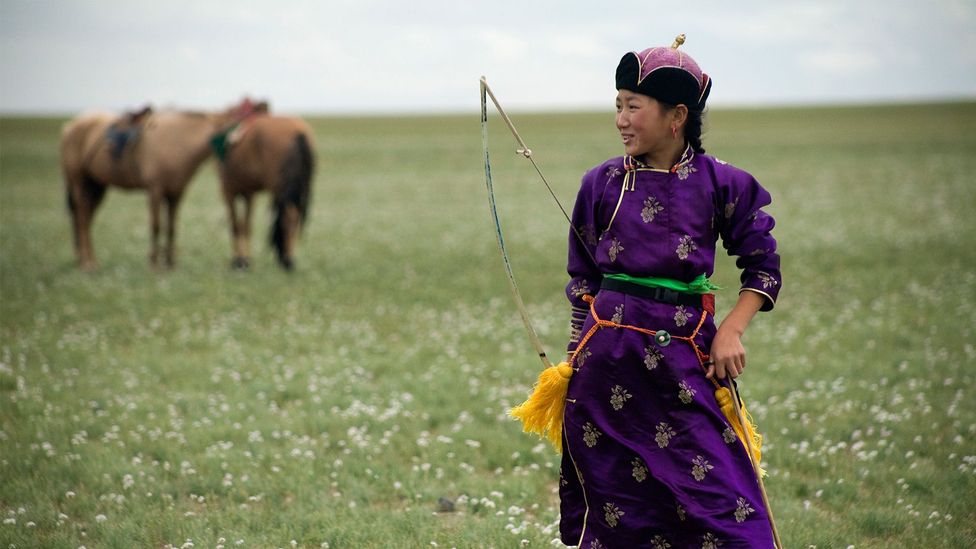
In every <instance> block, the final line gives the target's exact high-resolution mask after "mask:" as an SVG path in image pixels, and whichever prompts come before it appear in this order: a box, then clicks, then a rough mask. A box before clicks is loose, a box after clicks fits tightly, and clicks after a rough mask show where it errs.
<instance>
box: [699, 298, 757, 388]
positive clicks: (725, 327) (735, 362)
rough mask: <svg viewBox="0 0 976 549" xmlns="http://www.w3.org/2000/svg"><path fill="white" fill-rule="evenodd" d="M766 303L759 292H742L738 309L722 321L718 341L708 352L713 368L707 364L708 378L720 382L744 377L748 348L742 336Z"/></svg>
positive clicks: (736, 306) (716, 337) (734, 309)
mask: <svg viewBox="0 0 976 549" xmlns="http://www.w3.org/2000/svg"><path fill="white" fill-rule="evenodd" d="M765 299H766V298H765V297H764V296H763V295H762V294H759V293H756V292H752V291H742V292H739V299H738V301H736V303H735V307H732V310H731V311H729V314H728V316H726V317H725V320H723V321H722V325H721V326H719V327H718V332H717V333H716V334H715V339H714V340H712V348H711V350H710V351H709V358H710V359H711V360H710V362H711V364H708V363H706V364H708V370H707V371H706V372H705V377H707V378H708V379H712V378H713V377H714V376H716V375H717V376H718V378H719V379H725V376H726V375H728V376H731V377H732V379H735V378H737V377H739V376H740V375H741V374H742V370H745V368H746V348H745V347H743V346H742V334H744V333H745V331H746V327H748V326H749V322H750V321H751V320H752V317H753V316H755V315H756V313H757V312H758V311H759V309H760V308H761V307H762V305H763V303H764V301H765Z"/></svg>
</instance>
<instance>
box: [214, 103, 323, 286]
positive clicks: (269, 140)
mask: <svg viewBox="0 0 976 549" xmlns="http://www.w3.org/2000/svg"><path fill="white" fill-rule="evenodd" d="M314 150H315V145H314V141H313V138H312V131H311V129H310V128H309V126H308V124H306V123H305V122H304V121H302V120H300V119H298V118H288V117H282V116H271V115H268V114H266V113H259V114H255V115H253V116H251V117H249V118H248V119H246V120H244V121H243V122H242V123H241V125H240V126H239V127H237V128H235V129H234V130H232V131H231V132H230V133H229V134H228V135H227V136H226V151H225V153H224V155H223V158H222V159H221V162H220V181H221V185H222V187H223V194H224V200H225V201H226V203H227V212H228V215H229V217H230V232H231V244H232V246H233V253H234V259H233V262H232V265H233V266H234V267H236V268H240V269H246V268H248V267H249V266H250V261H251V259H250V239H251V203H252V201H253V198H254V194H255V193H257V192H260V191H268V192H270V193H271V197H272V198H271V206H272V209H273V211H274V215H275V219H274V222H273V224H272V226H271V235H270V237H271V244H272V245H273V246H274V248H275V251H276V252H277V255H278V262H279V263H281V266H282V267H284V268H285V269H286V270H291V269H292V268H293V267H294V264H295V260H294V252H295V245H296V242H297V240H298V235H299V233H300V232H301V227H302V225H303V224H304V222H305V218H306V215H307V213H308V204H309V199H310V193H311V186H312V175H313V171H314V167H315V166H314V164H315V158H314V152H313V151H314ZM218 151H219V148H218ZM218 156H219V152H218ZM239 199H241V200H243V210H242V211H238V204H237V203H238V201H239Z"/></svg>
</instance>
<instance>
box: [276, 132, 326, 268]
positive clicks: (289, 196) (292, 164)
mask: <svg viewBox="0 0 976 549" xmlns="http://www.w3.org/2000/svg"><path fill="white" fill-rule="evenodd" d="M314 163H315V162H314V159H313V157H312V147H311V144H310V143H309V142H308V137H306V136H305V134H304V133H298V134H297V135H295V139H294V141H293V142H292V145H291V147H290V148H289V149H288V153H287V154H286V155H285V158H284V159H283V162H282V164H281V173H280V176H281V180H280V185H279V186H278V192H277V194H276V195H275V197H274V210H275V220H274V224H273V225H272V226H271V245H272V246H274V248H275V250H277V252H278V261H280V262H281V264H282V265H284V266H285V267H290V266H291V265H290V264H291V260H290V258H288V257H287V256H286V254H287V249H286V242H285V238H286V236H285V224H286V219H285V211H286V209H287V207H288V206H294V207H295V209H296V210H298V219H299V226H300V227H301V226H304V225H305V219H306V217H307V216H308V203H309V199H310V194H311V187H312V171H313V169H314V167H315V166H314Z"/></svg>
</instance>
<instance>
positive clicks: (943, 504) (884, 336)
mask: <svg viewBox="0 0 976 549" xmlns="http://www.w3.org/2000/svg"><path fill="white" fill-rule="evenodd" d="M514 118H515V122H516V124H517V125H518V126H519V130H520V132H521V133H522V136H523V137H524V138H525V139H526V141H527V142H528V143H529V145H530V146H531V147H533V149H534V150H535V158H536V160H537V162H538V163H539V164H540V166H541V168H542V169H543V171H544V173H545V174H546V176H547V177H548V178H549V179H550V180H551V182H553V184H554V185H555V191H556V193H557V195H558V196H559V197H560V199H561V200H562V202H563V203H564V205H566V207H570V206H571V205H572V201H573V198H574V196H575V192H576V188H577V186H578V182H579V178H580V176H581V175H582V173H583V171H584V170H585V169H586V168H588V167H589V166H591V165H594V164H597V163H599V162H600V161H602V160H603V159H604V158H606V157H609V156H612V155H616V154H618V151H619V148H620V147H619V145H618V144H617V138H616V136H615V130H614V128H613V124H612V115H611V114H610V113H609V111H608V113H606V114H599V115H597V114H563V115H557V114H548V115H529V114H522V115H519V114H516V115H515V116H514ZM61 122H62V121H61V120H52V119H17V118H4V119H2V120H0V514H2V520H3V523H2V524H0V546H2V547H56V548H72V549H74V548H77V547H79V546H85V547H88V548H92V547H133V546H135V547H167V546H173V547H192V546H195V547H227V548H230V547H292V546H298V547H331V548H381V547H382V548H385V547H496V548H508V547H523V546H528V547H550V546H551V545H553V543H552V540H553V539H554V538H557V537H558V534H557V532H556V523H557V520H558V514H557V513H558V512H557V509H558V502H557V498H556V495H555V492H554V488H555V486H556V477H557V465H558V461H559V460H558V456H556V455H555V454H553V453H552V452H551V450H550V449H549V448H548V446H547V445H545V444H542V443H540V442H539V441H538V440H537V439H533V438H531V437H529V436H526V435H523V434H521V432H520V429H519V426H518V425H517V424H516V423H514V422H512V421H511V420H509V419H507V418H506V415H505V414H506V411H507V409H508V408H509V407H510V406H511V405H513V404H515V403H517V402H519V401H521V399H522V398H524V396H525V395H526V393H527V391H528V389H529V388H530V386H531V384H532V383H533V381H534V380H535V376H536V375H537V373H538V369H539V364H538V361H537V360H536V359H535V358H534V356H533V352H532V350H531V348H530V346H529V343H528V340H527V337H526V336H525V334H524V332H523V330H522V327H521V324H520V321H519V320H518V317H517V313H516V311H515V308H514V306H513V304H512V303H511V299H510V297H509V295H508V290H507V288H506V286H505V284H506V283H505V280H504V274H503V271H502V267H501V263H500V259H499V257H498V252H497V248H496V244H495V240H494V234H493V231H492V226H491V222H490V219H489V215H488V209H487V201H486V196H485V190H484V180H483V170H482V165H481V144H480V131H479V127H478V118H477V115H468V116H445V117H429V118H428V117H407V118H370V119H360V118H323V119H314V120H311V122H312V124H313V126H314V129H315V133H316V136H317V155H318V170H317V174H316V181H315V187H314V196H313V208H312V211H311V215H310V223H309V225H308V226H307V227H306V232H305V233H304V235H303V240H302V242H301V244H300V248H299V251H298V257H297V271H296V272H294V273H292V274H286V273H284V272H282V271H281V270H279V269H278V268H277V267H276V265H275V264H274V259H273V255H272V252H271V251H270V250H269V249H268V246H267V245H266V244H265V241H266V239H265V236H264V234H265V232H266V230H267V225H268V224H269V222H270V218H269V216H268V212H267V211H266V207H265V206H266V204H267V199H266V198H264V199H263V200H262V201H261V202H260V203H259V204H260V206H261V208H260V210H259V212H258V215H257V216H256V217H257V219H256V227H255V232H256V234H258V235H260V238H256V242H255V252H256V253H255V260H254V265H253V268H252V270H251V271H250V272H247V273H239V272H234V271H231V270H230V269H229V262H230V243H229V237H228V234H227V232H228V231H227V228H226V219H225V217H226V216H225V214H224V211H223V206H222V203H221V201H220V200H219V191H218V183H217V179H216V175H215V171H214V168H213V166H212V165H211V164H208V165H206V167H205V168H204V169H203V170H202V171H201V172H200V173H199V174H198V175H197V177H196V178H195V180H194V182H193V183H192V185H191V187H190V190H189V192H188V194H187V196H186V197H185V200H184V203H183V208H182V210H181V216H180V224H179V231H178V238H179V255H178V261H179V264H178V266H177V268H176V269H175V270H174V271H171V272H163V273H157V272H152V271H151V270H150V269H149V268H148V265H147V253H148V221H147V219H148V217H147V216H148V213H147V199H146V196H145V195H143V194H138V193H123V192H119V191H116V190H112V191H110V192H109V193H108V195H107V198H106V200H105V203H104V204H103V206H102V208H101V210H100V211H99V213H98V216H97V218H96V222H95V227H94V233H93V240H94V244H95V251H96V254H97V257H98V258H99V260H100V262H101V269H100V270H98V271H97V272H94V273H82V272H79V271H78V270H77V269H76V268H75V264H74V258H73V253H72V249H71V245H70V229H69V225H68V216H67V213H66V210H65V200H64V191H63V184H62V182H61V177H60V172H59V168H58V152H57V143H58V136H59V131H60V124H61ZM492 124H493V126H492V127H491V132H492V136H491V142H492V154H493V164H494V176H495V184H496V193H497V195H498V199H499V202H500V204H499V208H500V209H501V214H502V218H503V219H502V222H503V229H504V231H505V236H506V240H507V244H508V246H509V248H510V253H511V255H512V261H513V264H514V269H515V272H516V277H517V278H518V280H519V283H520V285H521V289H522V292H523V294H524V297H525V298H526V301H527V303H528V307H529V309H530V313H531V315H532V317H533V320H534V322H535V323H536V328H537V329H538V330H539V332H540V334H541V336H542V338H543V340H544V341H545V344H546V346H547V347H548V348H549V349H550V353H551V354H554V355H558V354H559V350H560V349H562V348H563V346H564V344H565V338H566V336H567V329H568V328H567V326H568V314H569V311H568V307H567V305H566V303H565V301H564V298H563V296H562V292H563V285H564V283H565V274H564V265H563V262H564V260H565V256H564V251H563V250H564V247H565V241H566V234H567V227H566V222H565V220H564V219H563V218H562V214H560V213H559V211H558V208H557V207H556V206H555V205H554V204H553V203H552V201H551V199H550V198H549V197H548V194H547V192H546V191H545V189H544V187H542V185H541V184H540V183H539V182H538V180H537V176H536V175H535V174H534V172H533V171H532V169H531V166H530V165H529V164H528V163H527V162H525V161H524V160H521V159H520V158H517V157H516V156H515V155H514V153H513V151H514V145H513V142H512V140H511V138H510V136H508V134H507V131H506V129H505V128H504V126H503V125H502V124H501V123H500V121H499V120H498V119H494V120H493V121H492ZM705 144H706V148H707V149H708V151H709V152H710V153H711V154H714V155H716V156H718V157H719V158H722V159H724V160H726V161H729V162H731V163H733V164H736V165H738V166H741V167H743V168H746V169H747V170H749V171H750V172H752V173H753V174H754V175H755V176H756V177H757V178H758V179H759V180H760V181H761V182H763V184H764V185H765V186H766V187H767V188H768V189H769V190H770V191H771V193H772V194H773V197H774V203H773V206H772V207H771V208H770V209H769V210H770V212H771V213H772V214H773V215H774V216H775V217H776V218H777V221H778V224H777V227H776V230H775V232H774V234H775V235H776V236H777V238H778V240H779V242H780V249H781V252H782V255H783V273H784V286H785V288H784V290H783V293H782V294H781V300H780V302H779V304H778V306H777V308H776V310H775V311H774V312H772V313H770V314H764V315H761V316H760V317H758V318H757V319H756V321H754V323H753V326H752V328H751V329H750V332H749V333H748V334H747V337H746V345H747V347H748V349H749V353H750V355H749V364H750V367H749V369H748V370H747V372H746V375H745V377H744V378H743V383H742V393H743V397H744V398H745V399H746V400H747V402H749V403H750V408H751V410H752V412H753V414H754V416H755V417H756V419H757V422H758V423H759V426H760V428H761V430H762V431H764V432H765V434H766V440H767V442H766V448H765V452H764V461H765V464H766V466H767V468H768V470H769V475H770V476H769V477H768V479H767V482H766V486H767V489H768V491H769V495H770V499H771V504H772V508H773V511H774V513H775V515H776V518H777V521H778V523H779V526H780V530H781V532H782V536H783V540H784V543H785V545H786V546H787V547H790V548H798V547H799V548H806V547H818V548H826V547H840V548H846V547H850V546H853V547H857V548H859V549H860V548H890V547H971V546H973V545H974V544H976V511H974V507H976V404H974V399H976V369H974V366H976V337H974V326H976V246H974V245H973V242H972V240H971V238H972V235H973V234H974V233H976V179H974V175H973V174H976V154H974V152H976V104H973V103H969V104H938V105H911V106H887V107H858V108H853V107H852V108H817V109H792V110H790V109H783V110H735V111H733V110H715V111H713V112H712V113H711V114H710V115H709V121H708V127H707V133H706V137H705ZM718 271H719V273H718V275H717V276H716V277H715V279H716V281H717V282H718V283H719V284H720V285H722V286H725V287H726V288H730V289H733V288H735V287H736V281H737V273H736V272H735V268H734V263H733V262H732V260H731V259H730V258H721V259H720V265H719V266H718ZM734 294H735V292H734V291H726V292H724V293H723V294H721V295H720V296H719V309H720V312H721V311H727V310H728V308H729V307H730V306H731V304H732V300H733V299H734ZM555 545H558V544H555Z"/></svg>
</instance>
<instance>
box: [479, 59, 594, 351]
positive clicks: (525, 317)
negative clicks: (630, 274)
mask: <svg viewBox="0 0 976 549" xmlns="http://www.w3.org/2000/svg"><path fill="white" fill-rule="evenodd" d="M488 98H491V102H492V103H493V104H494V105H495V109H496V110H497V111H498V114H499V115H500V116H501V118H502V120H503V121H504V122H505V125H506V126H508V129H509V131H511V132H512V136H513V137H514V138H515V141H516V142H517V143H518V148H517V149H516V150H515V152H516V153H517V154H520V155H522V156H523V157H524V158H526V159H527V160H528V161H529V162H531V163H532V167H533V168H535V171H536V173H537V174H539V178H540V179H542V182H543V183H544V184H545V186H546V189H548V190H549V194H550V195H551V196H552V199H553V200H554V201H555V202H556V204H557V205H558V206H559V209H560V210H561V211H562V213H563V217H565V218H566V221H567V222H568V223H569V226H570V227H571V228H572V229H573V233H574V234H575V235H576V238H578V239H579V241H580V242H581V243H583V244H584V245H583V249H584V250H586V253H587V255H589V256H590V260H591V261H593V264H594V265H595V264H596V260H595V259H594V258H593V256H592V254H590V250H589V248H587V247H586V245H585V240H584V239H583V235H581V234H580V233H579V231H578V230H577V229H576V227H575V226H574V225H573V222H572V221H571V220H570V218H569V214H567V213H566V208H564V207H563V205H562V203H561V202H560V201H559V198H557V197H556V193H555V192H553V190H552V186H551V185H549V181H548V180H547V179H546V176H545V175H544V174H543V173H542V170H540V169H539V165H538V164H536V162H535V159H534V158H532V149H530V148H529V147H528V146H527V145H526V144H525V141H524V140H522V136H521V135H519V133H518V130H516V129H515V124H513V123H512V119H511V118H509V117H508V115H507V114H505V109H503V108H502V106H501V104H500V103H499V102H498V99H497V98H496V97H495V94H494V93H492V91H491V88H490V87H489V86H488V81H487V80H486V79H485V77H484V76H482V77H481V141H482V147H483V148H484V154H485V184H486V185H487V187H488V204H489V206H490V209H491V217H492V219H493V220H494V223H495V237H496V239H497V240H498V249H499V250H500V251H501V255H502V263H503V264H504V266H505V273H506V274H507V275H508V287H509V289H510V290H511V291H512V298H513V299H514V300H515V305H516V307H517V308H518V311H519V315H520V316H521V317H522V324H523V325H524V326H525V330H526V331H527V332H528V334H529V340H530V341H531V342H532V346H533V347H534V348H535V351H536V352H537V353H538V354H539V359H540V360H541V361H542V364H543V366H544V367H546V368H549V367H551V366H552V362H550V361H549V357H548V356H547V355H546V351H545V349H544V348H543V346H542V342H541V341H540V340H539V335H538V334H537V333H536V331H535V328H534V327H533V326H532V322H531V321H530V320H529V313H528V311H526V309H525V303H524V302H523V301H522V294H521V293H520V292H519V289H518V284H517V283H516V282H515V273H514V272H512V264H511V261H510V260H509V258H508V251H507V250H506V249H505V239H504V237H503V236H502V227H501V221H500V220H499V219H498V207H497V204H496V202H495V191H494V186H493V185H492V178H491V158H490V155H489V153H488Z"/></svg>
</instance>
